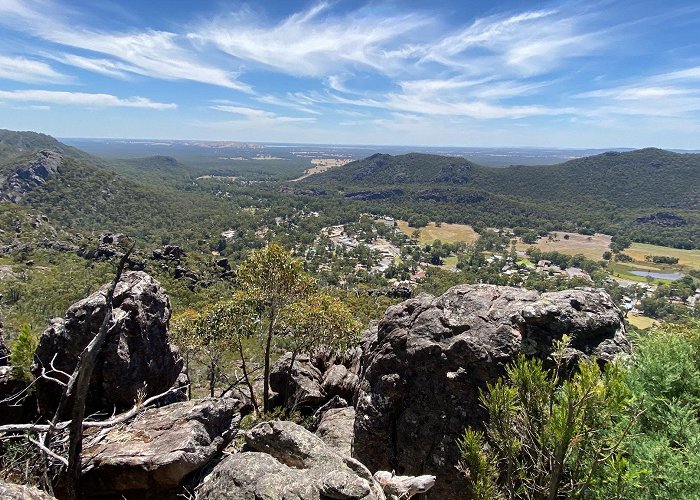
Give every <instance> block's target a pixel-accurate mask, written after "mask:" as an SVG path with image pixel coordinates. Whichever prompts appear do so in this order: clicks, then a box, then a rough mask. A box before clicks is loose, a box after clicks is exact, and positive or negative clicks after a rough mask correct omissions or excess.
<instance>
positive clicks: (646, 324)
mask: <svg viewBox="0 0 700 500" xmlns="http://www.w3.org/2000/svg"><path fill="white" fill-rule="evenodd" d="M627 321H629V322H630V325H633V326H636V327H637V328H640V329H642V330H646V329H647V328H651V327H652V326H656V325H658V324H659V322H658V321H656V320H655V319H653V318H649V317H648V316H643V315H641V314H632V313H630V314H628V315H627Z"/></svg>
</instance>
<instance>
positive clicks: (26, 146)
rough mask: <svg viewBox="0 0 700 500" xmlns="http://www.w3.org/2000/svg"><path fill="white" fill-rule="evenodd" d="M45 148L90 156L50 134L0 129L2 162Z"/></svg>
mask: <svg viewBox="0 0 700 500" xmlns="http://www.w3.org/2000/svg"><path fill="white" fill-rule="evenodd" d="M43 149H48V150H52V151H57V152H59V153H62V154H65V155H69V156H73V157H76V158H86V157H89V156H90V155H88V154H87V153H85V152H83V151H80V150H79V149H77V148H74V147H72V146H67V145H65V144H63V143H62V142H59V141H58V140H56V139H54V138H53V137H51V136H50V135H46V134H40V133H38V132H15V131H13V130H5V129H0V164H4V163H5V162H6V161H7V160H11V159H13V158H15V157H17V156H26V155H30V154H32V153H36V152H37V151H41V150H43Z"/></svg>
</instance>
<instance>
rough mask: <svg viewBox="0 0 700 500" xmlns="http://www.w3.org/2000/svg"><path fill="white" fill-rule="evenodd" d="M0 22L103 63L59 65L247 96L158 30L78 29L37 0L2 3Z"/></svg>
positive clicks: (85, 60) (231, 78) (75, 59)
mask: <svg viewBox="0 0 700 500" xmlns="http://www.w3.org/2000/svg"><path fill="white" fill-rule="evenodd" d="M0 24H4V25H6V26H9V27H11V28H12V29H19V30H21V31H24V32H26V33H29V34H31V35H33V36H36V37H39V38H41V39H44V40H46V41H50V42H53V43H56V44H60V45H63V46H66V47H72V48H77V49H82V50H86V51H90V52H94V53H99V54H102V55H106V56H108V57H109V59H104V58H89V57H83V56H78V55H63V56H60V60H61V62H63V63H64V64H68V65H72V66H76V67H78V68H81V69H86V70H90V71H96V72H98V73H102V74H107V75H109V76H119V77H123V75H124V73H135V74H139V75H144V76H148V77H152V78H159V79H163V80H190V81H196V82H201V83H208V84H212V85H218V86H222V87H227V88H231V89H235V90H239V91H242V92H251V88H250V86H249V85H247V84H245V83H242V82H240V81H238V80H236V77H237V76H238V75H237V74H236V73H235V72H230V71H227V70H224V69H221V68H219V67H217V66H216V65H213V64H207V63H205V62H203V58H202V55H201V54H199V53H197V52H196V51H194V50H193V49H192V48H191V46H190V44H189V43H188V41H187V39H186V38H185V37H183V36H181V35H178V34H176V33H171V32H167V31H158V30H146V31H136V32H108V31H100V30H95V29H90V28H86V27H81V26H80V25H79V24H78V25H76V24H75V23H74V22H71V21H70V20H68V19H64V18H63V14H62V13H61V11H60V9H57V7H56V5H52V4H50V3H46V2H43V1H40V0H24V1H23V2H22V3H19V2H18V1H16V0H3V1H1V2H0Z"/></svg>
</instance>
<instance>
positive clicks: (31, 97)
mask: <svg viewBox="0 0 700 500" xmlns="http://www.w3.org/2000/svg"><path fill="white" fill-rule="evenodd" d="M0 101H13V102H40V103H47V104H62V105H69V106H85V107H100V108H101V107H122V108H145V109H157V110H165V109H175V108H177V105H176V104H170V103H162V102H154V101H151V100H150V99H147V98H145V97H128V98H125V99H124V98H120V97H117V96H114V95H111V94H91V93H87V92H61V91H53V90H0Z"/></svg>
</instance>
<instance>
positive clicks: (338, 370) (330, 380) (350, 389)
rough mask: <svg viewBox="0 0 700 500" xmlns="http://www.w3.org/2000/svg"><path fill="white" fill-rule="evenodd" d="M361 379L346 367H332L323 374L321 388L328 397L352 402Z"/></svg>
mask: <svg viewBox="0 0 700 500" xmlns="http://www.w3.org/2000/svg"><path fill="white" fill-rule="evenodd" d="M358 382H359V378H358V377H357V375H356V374H355V373H352V372H351V371H349V370H348V369H347V368H346V367H345V365H332V366H331V367H330V368H329V369H328V370H327V371H326V373H324V374H323V383H322V384H321V388H322V389H323V392H324V393H325V394H326V395H327V396H340V397H341V398H343V399H345V400H346V401H352V397H353V395H354V394H355V389H356V388H357V383H358Z"/></svg>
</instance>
